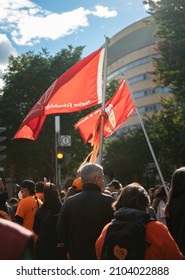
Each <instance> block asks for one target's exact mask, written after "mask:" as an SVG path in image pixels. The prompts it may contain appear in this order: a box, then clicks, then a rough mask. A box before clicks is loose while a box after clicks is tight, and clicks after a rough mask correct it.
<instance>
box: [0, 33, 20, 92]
mask: <svg viewBox="0 0 185 280" xmlns="http://www.w3.org/2000/svg"><path fill="white" fill-rule="evenodd" d="M10 55H14V56H16V55H17V53H16V50H15V49H14V48H13V46H12V44H11V42H10V41H9V39H8V38H7V36H6V35H5V34H0V87H2V86H3V81H2V79H1V77H2V75H3V73H4V71H5V69H6V68H7V64H8V59H9V56H10Z"/></svg>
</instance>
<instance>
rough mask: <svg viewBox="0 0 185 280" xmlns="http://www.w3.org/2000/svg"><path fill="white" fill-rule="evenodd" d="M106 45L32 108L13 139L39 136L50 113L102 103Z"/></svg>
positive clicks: (67, 73) (52, 86)
mask: <svg viewBox="0 0 185 280" xmlns="http://www.w3.org/2000/svg"><path fill="white" fill-rule="evenodd" d="M103 60H104V48H100V49H98V50H97V51H95V52H93V53H92V54H90V55H89V56H87V57H85V58H84V59H82V60H81V61H79V62H78V63H76V64H75V65H74V66H73V67H71V68H70V69H69V70H68V71H66V72H65V73H64V74H63V75H61V76H60V77H59V78H58V79H57V80H55V81H54V82H53V84H52V85H51V86H50V87H49V88H48V90H47V91H46V92H45V93H44V94H43V95H42V96H41V98H40V99H39V101H38V102H37V103H36V104H35V105H34V106H33V107H32V109H31V110H30V112H29V113H28V115H27V116H26V118H25V119H24V120H23V122H22V124H21V126H20V128H19V129H18V131H17V133H16V134H15V136H14V137H13V139H18V138H27V139H30V140H35V139H37V137H38V135H39V132H40V130H41V128H42V125H43V123H44V121H45V118H46V116H47V115H50V114H61V113H71V112H76V111H79V110H85V109H87V108H89V107H92V106H94V105H97V104H100V103H101V102H102V71H103Z"/></svg>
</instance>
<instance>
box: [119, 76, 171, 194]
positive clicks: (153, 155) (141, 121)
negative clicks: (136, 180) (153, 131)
mask: <svg viewBox="0 0 185 280" xmlns="http://www.w3.org/2000/svg"><path fill="white" fill-rule="evenodd" d="M124 77H125V75H124ZM125 82H126V83H127V85H128V88H129V91H130V95H131V97H132V91H131V90H130V86H129V84H128V82H127V81H126V78H125ZM132 100H133V103H134V106H135V108H136V113H137V115H138V118H139V121H140V124H141V127H142V130H143V133H144V135H145V138H146V141H147V144H148V147H149V149H150V152H151V154H152V157H153V160H154V163H155V166H156V168H157V171H158V173H159V177H160V179H161V182H162V185H163V187H164V189H165V192H166V194H167V195H168V189H167V186H166V184H165V181H164V178H163V175H162V173H161V170H160V168H159V164H158V162H157V159H156V156H155V154H154V151H153V148H152V145H151V143H150V140H149V138H148V135H147V132H146V129H145V127H144V123H143V120H142V118H141V116H140V113H139V111H138V109H137V106H136V104H135V100H134V98H133V97H132Z"/></svg>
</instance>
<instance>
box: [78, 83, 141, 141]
mask: <svg viewBox="0 0 185 280" xmlns="http://www.w3.org/2000/svg"><path fill="white" fill-rule="evenodd" d="M135 112H136V108H135V106H134V103H133V100H132V97H131V94H130V92H129V89H128V86H127V84H126V82H125V80H122V81H121V83H120V84H119V86H118V89H117V91H116V92H115V94H114V95H113V97H112V98H111V99H110V100H109V101H108V102H106V104H105V112H102V110H101V108H99V109H97V110H95V111H93V112H91V113H90V114H88V115H86V116H85V117H83V118H81V119H80V120H79V121H78V122H77V123H76V124H75V128H76V129H78V130H79V132H80V134H81V136H82V138H83V140H84V142H89V143H91V145H92V146H93V145H94V143H96V145H97V141H98V139H100V137H99V136H97V135H100V120H101V115H102V114H103V117H104V138H106V137H108V136H110V135H112V134H113V133H114V132H115V131H116V130H117V129H118V128H119V127H120V126H121V125H122V124H123V122H125V121H126V120H127V119H128V118H129V117H130V116H131V115H132V114H133V113H135ZM95 139H96V140H95Z"/></svg>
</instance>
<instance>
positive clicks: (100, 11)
mask: <svg viewBox="0 0 185 280" xmlns="http://www.w3.org/2000/svg"><path fill="white" fill-rule="evenodd" d="M91 13H92V15H94V16H97V17H104V18H109V17H115V16H117V12H116V11H115V10H113V11H109V8H108V7H104V6H100V5H97V6H96V7H95V11H94V12H91Z"/></svg>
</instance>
